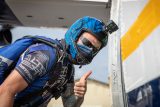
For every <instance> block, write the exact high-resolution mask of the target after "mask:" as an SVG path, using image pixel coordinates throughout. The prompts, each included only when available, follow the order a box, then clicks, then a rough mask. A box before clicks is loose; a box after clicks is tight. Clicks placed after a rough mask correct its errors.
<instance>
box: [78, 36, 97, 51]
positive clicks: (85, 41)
mask: <svg viewBox="0 0 160 107" xmlns="http://www.w3.org/2000/svg"><path fill="white" fill-rule="evenodd" d="M80 39H81V41H82V43H83V45H85V46H87V47H89V48H92V50H93V54H96V53H97V52H98V51H99V50H98V49H97V48H96V47H94V46H93V45H92V43H91V42H90V41H89V40H88V39H87V38H84V37H81V38H80Z"/></svg>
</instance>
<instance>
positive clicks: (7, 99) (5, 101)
mask: <svg viewBox="0 0 160 107" xmlns="http://www.w3.org/2000/svg"><path fill="white" fill-rule="evenodd" d="M13 102H14V95H13V94H11V93H10V91H9V90H6V89H5V91H3V90H2V89H0V107H12V106H13Z"/></svg>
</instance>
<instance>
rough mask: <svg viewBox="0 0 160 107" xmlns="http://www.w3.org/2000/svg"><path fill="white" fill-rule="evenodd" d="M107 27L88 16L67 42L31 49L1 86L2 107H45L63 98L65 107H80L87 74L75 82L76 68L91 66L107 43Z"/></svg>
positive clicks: (73, 28) (77, 24)
mask: <svg viewBox="0 0 160 107" xmlns="http://www.w3.org/2000/svg"><path fill="white" fill-rule="evenodd" d="M106 27H107V26H106V25H105V24H104V23H103V22H102V21H100V20H98V19H96V18H94V17H89V16H85V17H83V18H80V19H78V20H77V21H76V22H75V23H73V25H72V26H71V27H70V28H69V29H68V31H67V32H66V34H65V39H62V40H57V39H56V40H52V39H50V40H51V41H53V42H54V43H55V44H57V45H56V46H57V47H56V48H53V47H51V46H49V45H46V44H45V43H35V44H33V45H31V46H29V47H28V48H27V49H26V50H25V51H24V52H23V54H22V55H21V56H20V58H19V60H18V62H17V63H16V66H15V68H14V69H13V70H12V71H11V73H10V74H9V75H8V76H7V78H6V79H5V80H4V81H3V82H2V83H1V85H0V107H46V106H47V104H48V103H49V101H50V100H51V98H55V99H57V98H59V96H61V97H62V101H63V105H64V107H80V105H81V104H82V102H83V100H84V95H85V93H86V89H87V81H86V79H87V78H88V76H89V75H90V74H91V71H88V72H87V73H86V74H84V75H83V76H82V77H81V78H80V80H79V81H78V82H76V83H74V72H75V71H74V67H73V65H74V64H75V65H80V66H82V65H86V64H89V63H90V62H91V61H92V59H93V58H94V57H95V56H96V55H97V53H98V52H99V51H100V50H101V49H102V48H103V47H104V46H106V44H107V39H108V31H106V29H107V28H106Z"/></svg>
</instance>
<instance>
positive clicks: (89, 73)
mask: <svg viewBox="0 0 160 107" xmlns="http://www.w3.org/2000/svg"><path fill="white" fill-rule="evenodd" d="M91 73H92V71H88V72H86V73H85V74H84V75H83V76H82V77H81V79H80V81H85V80H86V79H87V78H88V77H89V76H90V75H91Z"/></svg>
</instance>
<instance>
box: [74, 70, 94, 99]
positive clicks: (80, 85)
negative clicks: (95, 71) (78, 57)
mask: <svg viewBox="0 0 160 107" xmlns="http://www.w3.org/2000/svg"><path fill="white" fill-rule="evenodd" d="M91 73H92V71H89V72H87V73H85V74H84V75H83V76H82V77H81V79H80V80H79V81H78V82H76V83H75V85H74V93H75V95H76V96H77V97H84V95H85V93H86V90H87V78H88V77H89V76H90V75H91Z"/></svg>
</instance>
